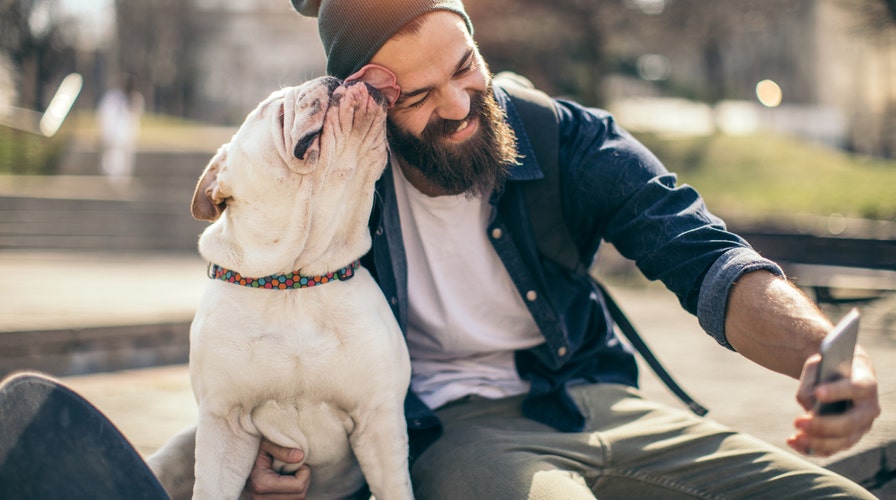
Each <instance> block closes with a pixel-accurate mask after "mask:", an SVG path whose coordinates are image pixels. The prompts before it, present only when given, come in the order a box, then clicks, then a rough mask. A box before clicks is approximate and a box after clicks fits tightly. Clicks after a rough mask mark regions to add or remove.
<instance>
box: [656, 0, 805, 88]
mask: <svg viewBox="0 0 896 500" xmlns="http://www.w3.org/2000/svg"><path fill="white" fill-rule="evenodd" d="M812 3H813V2H812V1H807V0H752V1H751V2H743V1H741V0H714V1H712V2H707V1H705V0H674V1H668V2H667V4H668V5H667V7H666V9H665V10H664V12H663V13H662V16H657V20H658V21H659V22H662V23H665V24H666V25H667V26H672V27H674V34H675V37H676V38H675V40H670V42H671V43H677V44H681V45H687V46H692V47H694V49H695V50H697V51H698V52H699V53H700V55H701V60H702V71H703V82H704V84H705V89H704V92H703V97H704V99H705V100H707V101H709V102H717V101H719V100H722V99H725V98H729V97H731V95H732V90H733V87H735V86H736V85H737V82H732V81H730V75H731V72H730V70H729V68H727V67H726V65H727V64H728V63H729V61H730V58H729V57H726V55H727V54H728V50H727V48H728V45H730V44H731V43H732V42H733V41H735V40H738V39H739V38H742V37H753V38H754V39H755V42H756V43H761V42H762V40H761V38H762V37H764V36H768V34H769V33H770V32H771V31H772V30H771V29H770V28H771V27H772V26H773V25H774V24H775V23H777V22H779V21H780V20H781V19H782V17H784V15H785V14H789V13H794V12H802V13H804V15H808V12H809V10H808V9H810V8H811V4H812ZM772 45H778V47H772V50H775V49H777V50H780V49H781V48H783V47H787V45H786V44H782V43H777V44H775V43H774V42H772ZM791 45H793V43H791ZM796 50H799V49H798V48H797V49H796ZM749 83H750V85H753V84H755V81H751V82H749Z"/></svg>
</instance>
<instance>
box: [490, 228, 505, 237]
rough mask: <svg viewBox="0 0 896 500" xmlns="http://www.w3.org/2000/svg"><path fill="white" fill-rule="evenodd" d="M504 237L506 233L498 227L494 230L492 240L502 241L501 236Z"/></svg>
mask: <svg viewBox="0 0 896 500" xmlns="http://www.w3.org/2000/svg"><path fill="white" fill-rule="evenodd" d="M503 235H504V231H501V228H500V227H496V228H494V229H492V238H494V239H496V240H500V239H501V236H503Z"/></svg>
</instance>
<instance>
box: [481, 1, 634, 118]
mask: <svg viewBox="0 0 896 500" xmlns="http://www.w3.org/2000/svg"><path fill="white" fill-rule="evenodd" d="M622 3H623V2H622V0H612V1H610V0H606V1H601V2H592V1H590V0H554V1H553V2H543V1H536V0H489V1H488V2H467V5H466V7H467V10H468V11H469V14H470V17H471V19H472V20H473V23H474V26H475V28H476V40H477V42H478V43H479V46H480V48H481V50H482V53H483V54H484V56H485V58H486V60H487V61H488V63H489V64H490V65H491V69H492V71H495V72H498V71H502V70H512V71H516V72H518V73H520V74H522V75H524V76H526V77H528V78H529V79H531V80H532V81H533V82H535V84H536V86H538V87H540V88H542V89H544V90H545V91H546V92H548V93H551V94H564V95H570V96H574V97H576V98H577V99H579V100H580V101H581V102H582V103H584V104H588V105H598V104H601V101H602V95H601V91H600V89H601V86H600V81H601V78H602V76H603V75H604V74H606V73H607V69H608V68H607V65H608V61H607V57H606V54H605V52H604V47H605V40H604V38H605V33H606V31H605V27H606V26H607V25H608V21H609V20H610V19H617V18H618V14H615V12H617V11H618V10H619V8H620V6H621V5H622Z"/></svg>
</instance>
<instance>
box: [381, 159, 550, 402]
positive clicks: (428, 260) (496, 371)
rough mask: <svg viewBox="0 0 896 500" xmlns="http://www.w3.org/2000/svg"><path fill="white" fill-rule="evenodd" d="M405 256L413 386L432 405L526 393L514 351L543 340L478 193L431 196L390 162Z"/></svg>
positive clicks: (409, 347)
mask: <svg viewBox="0 0 896 500" xmlns="http://www.w3.org/2000/svg"><path fill="white" fill-rule="evenodd" d="M392 171H393V179H394V182H395V193H396V197H397V199H398V210H399V215H400V217H401V231H402V235H403V239H404V247H405V252H406V254H407V261H408V298H409V310H408V332H407V341H408V350H409V352H410V355H411V360H412V367H413V372H412V376H411V387H412V388H413V389H414V391H415V392H416V393H417V395H418V396H420V398H421V399H422V400H423V401H424V402H425V403H426V404H427V405H428V406H429V407H430V408H434V409H435V408H438V407H440V406H442V405H443V404H445V403H447V402H449V401H452V400H455V399H457V398H460V397H463V396H466V395H469V394H478V395H481V396H484V397H489V398H500V397H506V396H512V395H517V394H522V393H525V392H527V391H528V384H527V383H526V382H525V381H523V380H521V379H520V377H519V375H518V374H517V372H516V367H515V363H514V351H516V350H518V349H526V348H529V347H533V346H536V345H538V344H541V343H543V342H544V337H543V336H542V335H541V333H540V332H539V330H538V327H537V326H536V325H535V321H534V320H533V319H532V316H531V314H530V313H529V310H528V309H527V308H526V305H525V304H524V303H523V299H522V298H521V297H520V295H519V293H518V292H517V290H516V287H515V286H514V284H513V282H512V281H511V279H510V275H509V274H508V273H507V270H506V268H505V267H504V265H503V264H502V263H501V260H500V258H499V257H498V254H497V253H496V252H495V249H494V248H493V247H492V244H491V243H490V242H489V239H488V236H487V234H486V228H487V226H488V220H489V215H490V211H491V207H490V205H489V203H488V201H486V200H483V199H482V198H481V197H475V198H468V197H467V196H466V195H458V196H438V197H430V196H427V195H425V194H423V193H421V192H420V191H418V190H417V189H416V188H414V187H413V186H412V185H411V184H410V183H409V182H408V181H407V179H405V177H404V175H403V174H402V172H401V167H400V166H398V164H397V163H396V162H395V161H393V162H392Z"/></svg>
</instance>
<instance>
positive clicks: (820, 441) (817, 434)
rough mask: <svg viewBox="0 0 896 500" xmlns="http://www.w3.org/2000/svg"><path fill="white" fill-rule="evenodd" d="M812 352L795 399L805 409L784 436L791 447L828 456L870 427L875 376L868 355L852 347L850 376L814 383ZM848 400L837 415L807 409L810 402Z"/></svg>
mask: <svg viewBox="0 0 896 500" xmlns="http://www.w3.org/2000/svg"><path fill="white" fill-rule="evenodd" d="M820 360H821V356H820V355H818V354H816V355H813V356H811V357H809V359H807V360H806V364H805V365H803V373H802V375H801V376H800V385H799V389H798V392H797V401H798V402H799V403H800V405H802V407H803V408H804V409H805V410H806V413H805V414H803V415H801V416H800V417H798V418H797V419H796V421H795V422H794V426H795V427H796V432H795V433H794V434H793V435H792V436H791V437H790V438H788V439H787V444H788V445H789V446H790V447H791V448H793V449H794V450H796V451H798V452H800V453H803V454H806V455H813V456H820V457H828V456H830V455H833V454H834V453H837V452H838V451H843V450H845V449H847V448H850V447H851V446H853V445H854V444H856V443H857V442H858V441H859V439H861V437H862V436H863V435H865V433H867V432H868V431H869V430H870V429H871V423H872V422H874V419H876V418H877V417H878V416H879V415H880V402H879V401H878V395H877V377H876V376H875V374H874V368H873V367H872V365H871V359H870V358H869V357H868V355H867V354H866V353H865V351H864V350H862V348H861V347H856V353H855V357H854V358H853V363H852V378H851V379H850V380H846V379H844V380H838V381H836V382H831V383H828V384H820V385H818V386H817V387H816V386H815V379H816V376H817V373H818V363H819V361H820ZM815 400H818V401H820V402H823V403H833V402H836V401H844V400H851V401H852V407H851V408H850V409H849V410H847V411H846V412H844V413H841V414H839V415H825V416H819V415H816V414H815V413H814V412H812V411H811V408H812V406H813V403H814V402H815Z"/></svg>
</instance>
